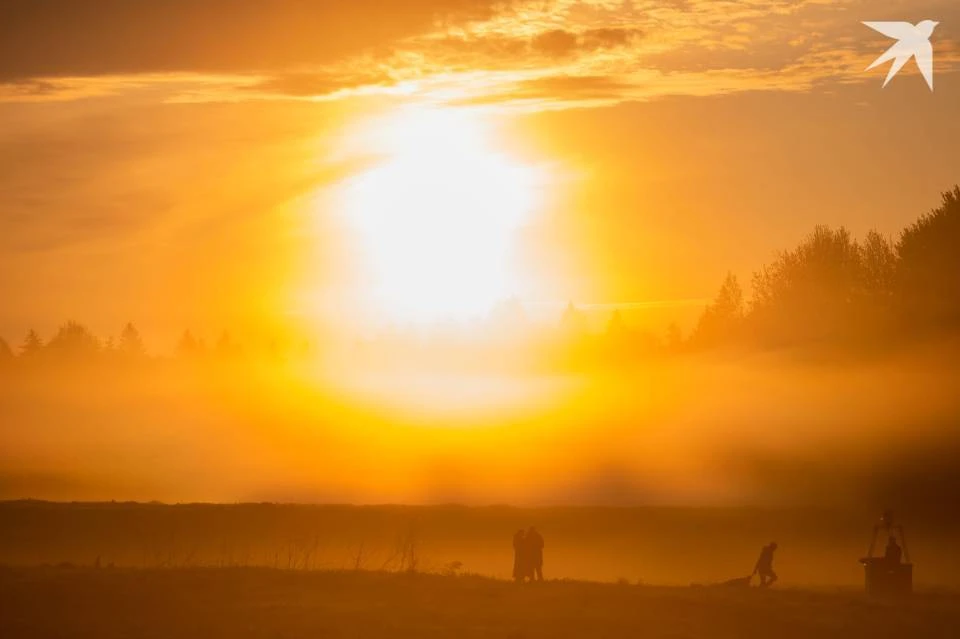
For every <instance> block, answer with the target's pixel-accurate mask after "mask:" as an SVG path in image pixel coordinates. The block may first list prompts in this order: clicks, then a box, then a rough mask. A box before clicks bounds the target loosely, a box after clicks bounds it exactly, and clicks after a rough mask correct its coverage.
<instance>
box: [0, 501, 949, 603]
mask: <svg viewBox="0 0 960 639" xmlns="http://www.w3.org/2000/svg"><path fill="white" fill-rule="evenodd" d="M951 512H952V511H949V510H944V511H943V514H942V515H940V516H937V515H936V514H929V513H927V514H924V513H904V514H903V517H902V519H903V521H904V522H905V524H906V528H907V533H908V540H909V542H910V543H909V550H910V557H911V559H912V561H913V563H914V564H915V571H914V574H915V580H916V583H917V584H918V586H921V587H949V588H958V587H960V577H958V575H960V555H958V554H957V553H956V552H954V545H955V540H956V539H957V538H958V536H960V526H958V523H957V521H955V519H954V518H953V517H952V516H951V515H950V513H951ZM875 520H876V517H875V513H873V512H871V511H869V510H864V511H863V512H855V511H850V510H846V511H836V510H835V511H822V510H821V511H818V510H811V509H781V510H762V509H748V508H741V509H733V508H731V509H722V508H599V507H580V508H568V507H563V508H514V507H508V506H491V507H465V506H423V507H417V506H333V505H327V506H324V505H315V506H310V505H293V504H291V505H276V504H236V505H223V504H184V505H162V504H130V503H101V504H95V503H85V504H84V503H80V504H61V503H44V502H6V503H0V564H7V565H17V566H38V565H43V564H47V565H58V564H60V563H64V562H67V563H70V564H73V565H75V566H94V565H97V564H99V565H101V566H103V567H107V566H108V565H113V566H115V567H117V568H227V567H229V568H241V567H244V568H273V569H296V570H327V571H336V570H352V569H354V568H358V567H359V568H362V569H364V570H368V571H386V572H397V571H403V570H406V569H409V568H411V567H414V568H416V570H418V571H419V572H428V573H444V572H449V570H450V566H451V565H457V564H458V565H459V566H460V568H459V570H458V571H459V572H468V573H471V574H479V575H483V576H487V577H494V578H501V579H505V578H507V577H509V576H510V572H511V569H512V566H513V548H512V544H511V539H512V536H513V532H514V531H515V530H517V529H518V528H521V527H527V526H530V525H534V526H537V528H538V529H539V530H540V531H541V533H542V534H543V536H544V538H545V540H546V548H545V565H544V570H545V574H546V576H547V577H548V578H566V579H578V580H590V581H605V582H617V581H620V580H623V579H625V580H628V581H629V582H631V583H637V582H643V583H645V584H650V585H654V584H655V585H673V586H688V585H690V584H692V583H701V584H707V583H713V582H719V581H724V580H727V579H731V578H735V577H741V576H744V575H746V574H747V573H748V572H749V571H750V570H751V569H752V567H753V563H754V562H755V561H756V558H757V554H758V553H759V550H760V548H761V546H763V545H764V544H767V543H769V542H770V541H772V540H776V541H777V542H778V543H779V545H780V549H779V550H778V551H777V557H776V563H775V565H776V569H777V572H778V573H779V574H780V578H781V583H780V585H781V586H783V587H809V586H813V587H821V586H830V587H851V588H856V587H862V583H863V569H862V567H861V566H860V565H859V563H858V559H859V558H860V557H862V556H863V555H864V554H865V553H866V552H867V547H868V545H869V541H870V532H871V529H872V526H873V523H874V521H875ZM883 541H884V540H881V547H882V543H883Z"/></svg>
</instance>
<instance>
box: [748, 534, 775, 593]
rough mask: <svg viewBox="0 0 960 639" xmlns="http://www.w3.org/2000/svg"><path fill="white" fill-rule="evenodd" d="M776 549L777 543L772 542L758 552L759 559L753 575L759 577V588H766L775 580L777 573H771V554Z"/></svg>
mask: <svg viewBox="0 0 960 639" xmlns="http://www.w3.org/2000/svg"><path fill="white" fill-rule="evenodd" d="M776 549H777V542H775V541H772V542H770V544H769V545H768V546H764V547H763V550H761V551H760V557H759V558H758V559H757V565H756V566H754V568H753V574H754V575H760V587H761V588H766V587H768V586H770V585H772V584H773V582H775V581H776V580H777V573H775V572H773V553H774V551H776Z"/></svg>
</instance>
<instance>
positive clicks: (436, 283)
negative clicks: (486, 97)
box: [342, 108, 541, 323]
mask: <svg viewBox="0 0 960 639" xmlns="http://www.w3.org/2000/svg"><path fill="white" fill-rule="evenodd" d="M365 132H366V136H367V138H368V142H369V146H371V147H373V148H374V149H375V152H376V153H377V154H378V155H379V156H381V157H382V158H383V159H382V161H381V162H379V163H378V164H376V165H375V166H373V167H372V168H369V169H368V170H366V171H364V172H362V173H360V174H359V175H356V176H354V177H352V178H349V179H348V180H346V181H345V182H344V183H343V185H342V187H343V190H342V196H343V200H342V207H343V212H344V213H345V215H346V216H347V219H348V224H349V227H350V228H351V230H352V232H353V233H355V236H356V239H357V241H358V250H359V252H360V253H361V254H362V257H361V262H362V263H363V266H364V269H363V270H364V272H365V273H366V275H367V278H366V280H365V281H366V282H367V286H368V290H367V291H365V292H366V296H367V297H368V298H369V300H368V301H369V302H372V303H373V305H374V307H375V308H376V309H377V311H378V312H379V313H380V314H382V315H385V316H386V317H387V318H389V319H390V320H393V321H402V322H417V323H423V322H439V321H444V320H449V319H453V320H462V319H467V318H471V317H477V316H480V315H482V314H484V313H486V312H487V311H488V310H489V309H490V308H491V307H492V306H493V305H494V304H495V303H497V302H498V301H500V300H502V299H504V298H507V297H509V296H511V295H514V294H516V292H517V291H516V290H515V284H516V282H515V281H516V275H517V274H516V272H515V268H514V266H513V264H514V261H515V260H514V259H513V253H514V249H515V246H516V236H517V231H518V230H519V229H520V228H521V227H522V226H523V225H524V224H525V223H526V222H527V221H528V220H529V218H530V216H531V214H532V213H533V211H534V210H535V208H536V207H537V205H538V202H539V198H538V191H539V183H540V177H541V175H540V171H539V170H538V169H537V168H536V167H531V166H527V165H525V164H523V163H521V162H518V161H517V160H515V159H513V158H512V157H510V156H509V155H508V154H507V153H504V152H503V151H500V150H498V149H497V148H495V147H494V146H493V140H494V136H493V132H492V130H491V129H490V126H489V123H488V122H487V121H486V120H484V119H483V118H482V117H481V116H480V115H478V114H477V113H475V112H473V111H470V110H466V109H453V108H446V109H444V108H417V109H410V110H404V111H402V112H400V113H397V114H394V115H392V116H390V117H389V118H386V119H385V120H382V121H378V122H375V123H371V124H369V125H368V127H367V128H366V131H365Z"/></svg>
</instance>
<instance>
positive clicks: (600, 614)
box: [0, 568, 960, 639]
mask: <svg viewBox="0 0 960 639" xmlns="http://www.w3.org/2000/svg"><path fill="white" fill-rule="evenodd" d="M957 628H960V598H958V597H957V596H956V595H953V594H936V593H928V594H923V595H919V596H916V597H914V598H913V599H911V600H910V601H909V602H905V603H885V602H877V601H870V600H867V599H866V598H864V597H863V596H862V595H859V594H855V593H851V592H847V591H838V590H833V591H827V590H823V591H812V590H793V589H788V590H770V591H761V590H756V589H753V590H735V589H725V588H691V587H680V588H665V587H650V586H635V585H617V584H597V583H588V582H575V581H558V582H548V583H544V584H528V585H524V586H518V585H515V584H512V583H509V582H504V581H495V580H491V579H485V578H481V577H472V576H468V577H442V576H436V575H423V574H414V575H411V574H388V573H371V572H302V571H287V570H271V569H252V568H222V569H201V568H194V569H173V570H160V569H141V570H125V569H101V570H93V569H57V568H47V569H38V568H32V569H28V568H16V569H14V568H6V569H0V636H3V637H63V636H69V637H84V638H86V637H89V638H93V637H96V638H98V639H106V638H110V637H129V636H135V637H181V638H184V639H190V638H192V637H203V638H204V639H212V638H215V637H271V638H276V637H365V638H369V637H418V638H419V637H512V638H521V637H608V636H609V637H612V636H617V637H620V636H622V637H649V638H659V637H663V638H671V639H683V638H691V639H714V638H718V639H719V638H727V637H729V638H737V639H743V638H748V637H770V636H776V637H780V638H784V639H787V638H792V637H798V638H799V637H804V638H807V637H810V638H813V637H816V638H826V637H842V638H844V639H853V638H860V637H863V638H867V637H870V638H876V637H909V638H917V637H924V638H925V637H955V636H956V631H957Z"/></svg>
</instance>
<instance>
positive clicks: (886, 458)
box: [0, 343, 960, 510]
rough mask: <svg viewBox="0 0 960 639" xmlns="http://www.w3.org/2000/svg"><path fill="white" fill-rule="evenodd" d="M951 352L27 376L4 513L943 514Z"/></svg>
mask: <svg viewBox="0 0 960 639" xmlns="http://www.w3.org/2000/svg"><path fill="white" fill-rule="evenodd" d="M957 352H958V350H957V348H956V346H955V345H944V344H940V343H937V344H931V345H930V346H929V347H928V348H913V349H912V350H911V351H910V352H909V354H907V353H900V354H892V353H890V354H886V355H882V356H879V355H878V356H875V357H872V358H864V357H862V356H858V357H846V356H839V355H838V356H826V355H824V356H822V357H817V358H813V357H809V356H808V357H806V359H804V360H801V359H799V358H798V357H797V356H796V355H795V354H793V353H779V354H770V353H767V354H760V355H746V354H737V355H733V354H727V355H714V356H706V355H692V354H688V355H677V356H671V357H654V358H650V359H648V360H646V361H644V362H643V363H639V364H635V365H632V366H631V367H629V368H623V369H617V368H605V369H583V370H580V371H577V370H575V369H566V370H561V369H556V370H553V371H550V370H545V369H542V370H499V371H497V370H491V369H477V370H474V371H470V370H469V369H465V368H459V369H456V370H452V369H448V370H442V369H437V370H434V371H432V372H431V371H430V370H428V367H425V366H421V367H408V368H404V367H402V366H391V367H376V366H369V365H364V364H353V365H351V364H350V363H349V362H348V361H346V360H342V359H340V360H332V361H331V362H327V363H326V364H324V365H320V364H317V363H315V362H313V363H309V364H306V363H303V362H300V363H297V364H289V363H288V364H282V363H276V362H273V363H267V362H254V361H253V360H242V361H241V360H237V361H233V362H223V361H210V362H204V363H202V364H198V363H189V362H186V363H185V362H180V361H174V360H156V361H151V362H149V363H148V364H145V365H135V366H134V365H130V366H118V367H87V368H83V367H80V368H60V369H57V370H51V369H50V368H48V367H42V366H37V367H30V366H21V367H19V368H17V369H15V370H13V369H11V370H4V371H3V372H2V375H3V379H4V383H3V385H2V388H0V414H2V420H0V464H2V471H0V498H4V499H18V498H28V497H29V498H40V499H52V500H112V499H116V500H140V501H146V500H160V501H165V502H177V501H230V502H233V501H283V502H291V501H297V502H328V503H329V502H333V503H406V504H419V503H464V504H474V505H476V504H497V503H509V504H520V505H565V504H577V505H650V504H676V505H745V504H746V505H766V506H795V505H816V506H843V505H850V504H860V505H869V506H870V507H880V506H891V507H895V508H924V509H933V510H936V509H937V508H939V507H941V506H942V505H944V504H946V503H949V500H950V499H951V495H955V494H956V492H955V491H956V489H957V488H960V471H958V470H957V468H958V466H957V461H960V437H958V435H960V432H958V430H960V375H958V372H960V369H958V368H957V367H958V364H957V363H956V361H957V360H956V354H957Z"/></svg>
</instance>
